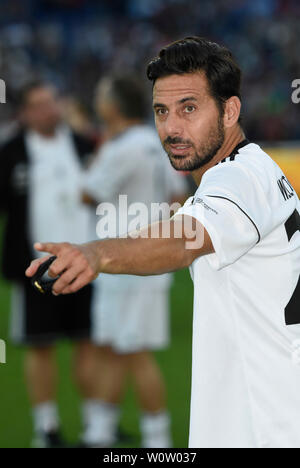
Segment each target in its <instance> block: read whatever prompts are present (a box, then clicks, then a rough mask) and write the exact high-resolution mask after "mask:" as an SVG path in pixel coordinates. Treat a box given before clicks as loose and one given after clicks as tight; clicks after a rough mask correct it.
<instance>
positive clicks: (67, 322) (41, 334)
mask: <svg viewBox="0 0 300 468" xmlns="http://www.w3.org/2000/svg"><path fill="white" fill-rule="evenodd" d="M92 291H93V289H92V286H91V285H88V286H86V287H85V288H83V289H82V290H80V291H78V292H77V293H75V294H70V295H65V296H54V295H52V294H47V295H43V294H40V293H39V292H38V291H36V290H35V289H34V288H33V287H32V286H31V284H30V282H29V281H28V282H24V283H21V284H20V283H18V284H15V285H14V286H13V291H12V300H11V309H12V310H11V323H10V335H11V339H12V341H13V342H14V343H15V344H24V345H33V346H34V345H37V346H43V345H49V344H52V343H54V342H55V341H57V340H59V339H64V338H68V339H71V340H81V339H90V332H91V301H92Z"/></svg>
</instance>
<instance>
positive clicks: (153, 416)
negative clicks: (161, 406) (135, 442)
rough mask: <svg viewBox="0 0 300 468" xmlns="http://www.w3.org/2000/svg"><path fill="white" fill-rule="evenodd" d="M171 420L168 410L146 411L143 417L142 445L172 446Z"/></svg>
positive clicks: (148, 446)
mask: <svg viewBox="0 0 300 468" xmlns="http://www.w3.org/2000/svg"><path fill="white" fill-rule="evenodd" d="M170 422H171V421H170V416H169V413H168V412H167V411H160V412H159V413H144V414H143V415H142V417H141V431H142V446H143V447H144V448H170V447H172V437H171V430H170Z"/></svg>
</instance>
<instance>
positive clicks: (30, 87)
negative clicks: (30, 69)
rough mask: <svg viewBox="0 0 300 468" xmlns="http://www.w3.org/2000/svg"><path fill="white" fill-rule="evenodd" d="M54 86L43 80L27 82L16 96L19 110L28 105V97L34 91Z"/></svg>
mask: <svg viewBox="0 0 300 468" xmlns="http://www.w3.org/2000/svg"><path fill="white" fill-rule="evenodd" d="M51 87H53V84H51V83H48V82H46V81H44V80H41V79H38V78H37V79H33V80H31V81H27V82H26V83H25V84H24V85H23V86H22V87H21V88H20V89H19V90H18V93H17V96H16V105H17V107H18V108H22V107H24V106H25V105H26V103H27V100H28V97H29V95H30V93H31V92H32V91H35V90H36V89H41V88H51Z"/></svg>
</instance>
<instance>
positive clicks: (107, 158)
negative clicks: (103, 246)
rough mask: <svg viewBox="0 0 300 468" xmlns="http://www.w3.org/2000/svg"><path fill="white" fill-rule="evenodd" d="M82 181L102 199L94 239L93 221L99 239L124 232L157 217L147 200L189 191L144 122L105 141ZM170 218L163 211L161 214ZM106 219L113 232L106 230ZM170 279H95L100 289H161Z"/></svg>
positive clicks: (156, 200)
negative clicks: (142, 287)
mask: <svg viewBox="0 0 300 468" xmlns="http://www.w3.org/2000/svg"><path fill="white" fill-rule="evenodd" d="M82 185H83V190H84V191H85V192H87V193H88V194H90V195H91V196H92V197H93V198H94V199H95V200H96V201H97V202H99V203H100V211H99V212H98V214H99V218H98V223H97V222H95V226H94V234H93V235H94V237H96V224H97V225H98V229H97V235H98V238H101V239H103V238H105V237H118V236H122V235H123V234H125V235H126V234H127V233H128V232H129V231H132V230H134V228H135V227H136V228H139V227H142V226H147V225H148V224H149V222H150V221H151V222H153V221H155V219H153V218H152V219H150V217H149V215H150V213H151V204H153V203H156V204H161V203H168V202H169V201H170V199H171V197H172V196H175V195H181V196H182V195H184V194H185V193H186V192H187V187H186V182H185V180H184V178H183V177H182V176H181V175H179V174H178V173H177V172H176V171H175V170H174V169H172V167H170V164H169V161H168V158H167V157H166V154H165V153H164V151H163V149H162V147H161V144H160V141H159V139H158V137H157V134H156V132H155V130H154V129H153V128H152V127H150V126H148V125H135V126H132V127H130V128H129V129H128V130H126V131H125V132H123V133H122V134H120V135H119V136H118V137H116V138H115V139H113V140H111V141H109V142H107V143H105V144H104V145H103V146H102V147H101V149H100V151H99V154H98V155H97V158H96V159H95V161H94V162H93V164H92V165H91V167H90V169H89V170H88V171H87V172H86V174H85V175H84V176H83V182H82ZM120 196H121V198H120ZM122 197H123V198H122ZM124 197H125V199H124ZM106 203H109V204H111V205H113V206H114V207H115V211H114V210H113V211H111V210H110V213H111V214H112V218H114V219H115V220H116V223H114V219H111V217H108V216H107V205H106ZM101 207H102V208H103V209H102V208H101ZM115 214H116V216H115ZM140 215H141V216H140ZM169 216H170V214H169V212H167V213H166V214H165V215H164V216H163V217H169ZM137 219H141V224H142V225H140V226H139V225H136V224H135V220H137ZM108 221H110V227H111V230H110V229H107V227H108ZM100 226H102V228H103V229H100ZM106 229H107V232H106V231H105V230H106ZM169 277H170V276H169V275H160V276H151V277H137V276H130V275H103V274H102V275H100V277H99V279H100V280H101V281H102V282H105V285H104V286H103V287H105V288H109V287H111V288H113V289H114V290H116V289H118V288H122V287H126V288H127V287H130V286H132V287H137V286H138V285H140V286H142V285H144V286H145V287H150V286H151V287H155V288H159V289H161V288H165V287H167V286H168V285H169Z"/></svg>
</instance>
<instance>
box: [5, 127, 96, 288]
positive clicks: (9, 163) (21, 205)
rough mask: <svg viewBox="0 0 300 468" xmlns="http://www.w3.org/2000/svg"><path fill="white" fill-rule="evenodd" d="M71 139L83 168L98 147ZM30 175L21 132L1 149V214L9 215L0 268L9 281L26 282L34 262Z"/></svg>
mask: <svg viewBox="0 0 300 468" xmlns="http://www.w3.org/2000/svg"><path fill="white" fill-rule="evenodd" d="M71 135H72V138H73V140H74V146H75V149H76V151H77V154H78V158H79V159H80V160H81V162H82V164H83V163H84V160H85V158H86V157H87V156H89V155H90V154H91V153H92V152H93V151H94V146H95V145H94V143H93V142H91V141H90V140H88V139H87V138H86V137H83V136H81V135H78V134H76V133H71ZM29 174H30V160H29V156H28V154H27V150H26V146H25V131H24V130H22V131H20V132H19V133H18V134H17V135H16V136H15V137H13V138H12V139H10V140H9V141H8V142H6V143H5V144H4V145H3V146H2V147H1V149H0V212H4V213H6V223H5V228H4V242H3V245H2V252H1V266H2V272H3V275H4V277H5V278H6V279H8V280H15V281H24V279H25V277H24V275H25V270H26V268H27V267H28V265H29V263H30V262H31V261H32V260H33V258H34V251H33V246H32V245H31V242H32V241H31V239H29V237H28V233H29V226H28V223H29V216H28V215H29V210H28V199H29V180H30V179H29ZM45 209H47V208H46V207H45Z"/></svg>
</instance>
